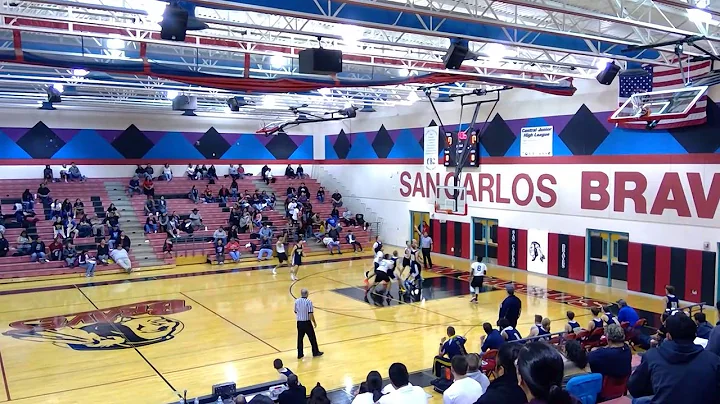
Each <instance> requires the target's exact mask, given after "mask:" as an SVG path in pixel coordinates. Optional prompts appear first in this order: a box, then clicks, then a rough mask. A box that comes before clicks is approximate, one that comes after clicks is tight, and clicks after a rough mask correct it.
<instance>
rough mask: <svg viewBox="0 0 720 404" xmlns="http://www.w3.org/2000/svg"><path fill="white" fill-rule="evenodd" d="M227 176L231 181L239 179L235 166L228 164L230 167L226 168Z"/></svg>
mask: <svg viewBox="0 0 720 404" xmlns="http://www.w3.org/2000/svg"><path fill="white" fill-rule="evenodd" d="M228 175H229V176H230V178H232V179H233V181H235V180H239V179H240V173H238V169H237V168H235V166H234V165H232V164H230V167H228Z"/></svg>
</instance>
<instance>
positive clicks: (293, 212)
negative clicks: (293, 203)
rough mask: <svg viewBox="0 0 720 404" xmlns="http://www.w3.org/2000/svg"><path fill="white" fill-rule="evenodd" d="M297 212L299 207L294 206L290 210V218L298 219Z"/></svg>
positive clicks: (298, 212)
mask: <svg viewBox="0 0 720 404" xmlns="http://www.w3.org/2000/svg"><path fill="white" fill-rule="evenodd" d="M298 214H300V209H298V208H295V209H293V210H292V218H293V220H298Z"/></svg>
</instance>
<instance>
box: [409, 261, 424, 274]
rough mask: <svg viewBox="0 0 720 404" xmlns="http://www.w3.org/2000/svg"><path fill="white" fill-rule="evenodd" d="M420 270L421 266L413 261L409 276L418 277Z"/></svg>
mask: <svg viewBox="0 0 720 404" xmlns="http://www.w3.org/2000/svg"><path fill="white" fill-rule="evenodd" d="M420 269H421V266H420V263H419V262H417V261H413V262H411V263H410V274H411V275H418V274H420Z"/></svg>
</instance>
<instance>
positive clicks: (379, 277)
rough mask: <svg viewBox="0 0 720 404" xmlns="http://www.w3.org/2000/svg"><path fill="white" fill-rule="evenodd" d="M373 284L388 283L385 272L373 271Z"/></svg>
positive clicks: (387, 276)
mask: <svg viewBox="0 0 720 404" xmlns="http://www.w3.org/2000/svg"><path fill="white" fill-rule="evenodd" d="M375 282H390V276H389V275H388V274H387V272H383V271H379V270H377V269H376V270H375Z"/></svg>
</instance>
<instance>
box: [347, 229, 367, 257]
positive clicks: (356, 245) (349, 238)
mask: <svg viewBox="0 0 720 404" xmlns="http://www.w3.org/2000/svg"><path fill="white" fill-rule="evenodd" d="M345 239H346V240H347V243H348V244H350V245H352V247H353V252H357V250H358V249H360V252H362V250H363V248H362V245H360V242H359V241H357V238H356V237H355V235H354V234H353V232H352V230H348V234H347V235H346V236H345Z"/></svg>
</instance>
